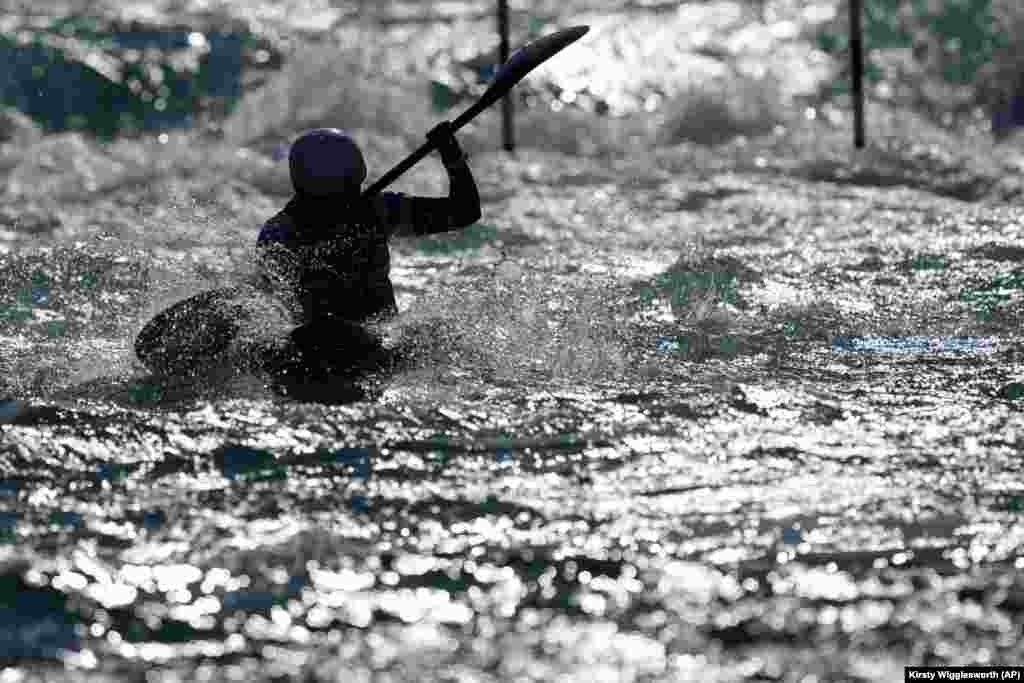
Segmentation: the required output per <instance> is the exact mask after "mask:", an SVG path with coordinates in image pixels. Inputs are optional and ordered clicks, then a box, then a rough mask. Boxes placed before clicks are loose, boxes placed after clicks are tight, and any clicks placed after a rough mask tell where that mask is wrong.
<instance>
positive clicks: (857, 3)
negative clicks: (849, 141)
mask: <svg viewBox="0 0 1024 683" xmlns="http://www.w3.org/2000/svg"><path fill="white" fill-rule="evenodd" d="M849 3H850V75H851V77H852V81H853V93H852V94H853V145H854V147H856V148H857V149H864V26H863V22H862V21H861V16H862V14H863V7H862V0H849Z"/></svg>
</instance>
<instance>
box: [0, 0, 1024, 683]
mask: <svg viewBox="0 0 1024 683" xmlns="http://www.w3.org/2000/svg"><path fill="white" fill-rule="evenodd" d="M723 4H727V3H723ZM154 6H156V5H154ZM632 11H634V12H636V13H638V16H642V13H640V10H636V9H634V10H632ZM268 12H269V10H268ZM716 16H723V15H721V14H718V15H716ZM474 21H475V20H474ZM479 21H483V20H482V19H481V20H479ZM688 21H689V20H688ZM388 35H391V34H388ZM600 45H601V43H600V42H597V43H592V44H591V47H590V48H587V49H591V50H596V51H597V52H600V49H599V47H600ZM303 49H307V50H313V51H312V52H308V53H304V52H300V53H299V54H300V55H306V58H308V59H309V60H311V61H309V62H306V64H307V66H305V67H302V68H299V67H294V66H293V67H288V66H287V63H288V60H287V59H286V60H285V61H286V66H285V67H284V68H285V69H288V68H292V69H298V71H295V70H293V71H291V72H286V73H289V74H290V78H291V79H292V80H293V81H294V80H295V79H296V78H298V77H299V76H301V77H304V78H307V79H308V80H309V81H310V82H314V83H316V82H320V81H318V79H320V78H322V75H323V70H324V69H325V68H327V67H324V66H323V65H324V64H327V66H330V65H331V64H334V63H333V62H330V60H329V59H328V58H326V57H324V56H323V53H317V52H316V51H315V49H314V48H308V47H307V48H303ZM581 49H583V48H582V47H581ZM310 55H312V56H311V57H310ZM317 55H320V57H321V58H323V59H325V60H327V61H325V62H317V61H316V60H315V58H316V57H317ZM569 56H570V53H569V52H567V53H566V59H569ZM296 59H297V58H296ZM296 59H293V61H292V62H291V63H292V64H295V63H299V64H300V65H301V64H303V62H302V61H301V60H298V61H296ZM310 64H312V66H310ZM363 66H364V67H365V65H363ZM331 68H333V67H331ZM353 68H362V67H358V65H357V66H354V67H353ZM551 68H552V69H554V68H555V65H552V67H551ZM570 71H571V69H570ZM397 78H398V77H397V76H396V79H397ZM274 83H275V82H274V81H270V83H269V85H267V86H265V87H264V90H263V91H254V92H256V94H255V95H253V96H252V97H253V98H254V99H249V100H243V102H242V104H241V105H240V110H239V111H240V112H241V113H238V112H236V113H235V114H233V115H232V116H229V117H228V118H227V119H226V123H225V124H224V131H226V132H224V133H222V134H220V135H219V136H213V134H212V133H209V132H207V131H199V130H195V129H191V128H188V129H177V130H175V129H171V130H168V131H167V132H166V133H164V134H163V137H155V136H152V135H150V136H148V137H147V136H143V137H142V138H123V139H115V140H112V141H107V142H101V141H97V140H95V139H92V138H90V137H88V136H85V135H83V134H81V133H77V132H50V133H48V134H43V132H42V131H40V130H38V129H34V128H32V127H31V126H29V125H28V124H25V123H23V124H21V125H22V128H21V129H19V130H20V131H21V132H20V133H19V135H20V136H21V137H14V138H11V139H10V140H9V141H7V142H5V143H4V146H3V147H2V148H0V159H2V161H0V167H2V169H3V174H4V175H3V182H4V183H5V189H4V195H3V204H2V206H0V231H2V232H0V237H2V242H0V277H2V280H0V296H2V298H0V430H2V431H0V586H2V592H0V681H3V682H4V683H7V682H9V681H10V682H13V683H20V682H21V681H43V680H46V681H51V680H66V681H107V680H140V681H141V680H146V681H228V680H231V681H283V680H302V681H371V680H373V681H401V680H408V681H427V680H439V681H689V680H692V681H757V680H773V681H774V680H778V681H794V682H797V683H813V682H815V681H848V680H854V681H875V680H902V677H903V667H904V666H907V665H911V664H928V665H937V664H953V665H968V664H1009V665H1021V664H1022V663H1024V645H1022V642H1024V638H1022V633H1021V631H1022V625H1024V579H1022V578H1021V572H1020V570H1021V569H1022V568H1024V552H1022V548H1024V524H1022V519H1024V518H1022V514H1024V461H1022V459H1021V451H1022V447H1024V416H1022V411H1021V406H1022V403H1021V400H1022V399H1024V364H1022V363H1024V338H1022V336H1021V333H1020V327H1021V321H1022V313H1021V311H1022V310H1024V309H1022V304H1024V246H1021V245H1022V244H1024V234H1022V233H1024V209H1022V204H1021V200H1020V197H1021V193H1020V188H1021V184H1020V179H1019V174H1020V171H1021V170H1022V168H1024V163H1022V159H1024V155H1022V153H1021V152H1020V149H1021V148H1020V146H1019V145H1018V146H1017V147H1013V144H1014V143H1012V142H1011V143H1008V144H1007V145H1004V146H1001V147H995V146H993V145H992V144H991V143H990V142H988V141H987V140H985V139H984V138H983V137H981V136H977V137H973V138H970V137H968V138H965V137H964V136H957V135H953V134H950V133H946V132H944V131H942V130H940V129H937V128H935V127H933V126H930V125H929V124H926V123H925V122H924V121H923V120H922V119H920V118H917V117H915V116H914V115H913V114H909V113H906V112H903V113H900V112H898V111H890V110H884V111H883V110H881V109H879V110H877V113H876V114H874V115H873V116H874V118H873V119H872V121H873V122H874V125H875V126H876V127H875V128H874V129H873V135H874V139H873V143H872V146H871V147H869V149H867V150H865V151H863V152H859V153H852V152H851V151H850V150H849V149H848V144H849V143H848V138H849V131H848V129H847V128H846V127H845V126H844V125H838V124H835V125H834V124H833V123H831V122H829V121H827V120H823V119H824V118H825V117H812V116H810V115H809V114H808V115H801V116H800V117H799V118H797V119H794V120H792V121H789V122H788V123H787V124H786V125H785V126H780V127H779V128H778V129H776V130H774V131H768V132H767V133H766V134H761V132H758V131H751V135H749V136H746V137H742V138H739V139H735V138H733V139H731V141H729V142H725V143H723V144H719V145H716V146H707V145H702V144H695V143H692V142H686V141H674V142H672V143H671V144H669V143H667V142H666V143H664V144H661V145H660V146H659V147H654V146H650V145H648V146H645V147H639V146H638V147H635V148H633V147H631V146H630V144H628V143H623V142H622V140H619V141H618V142H617V143H616V144H619V145H620V153H618V154H604V153H599V151H600V150H598V152H595V153H594V154H591V155H589V156H581V155H579V154H575V153H570V152H569V151H567V148H568V147H573V146H574V145H578V144H580V143H579V140H581V139H587V137H586V136H587V135H597V134H598V133H600V134H603V135H609V136H611V135H623V133H622V131H621V129H620V128H618V127H616V126H620V125H623V124H618V123H601V124H598V123H594V122H593V121H590V120H589V119H586V118H585V117H584V114H581V113H580V112H579V111H575V112H574V111H570V110H569V109H568V108H566V109H565V110H562V111H560V112H551V111H547V113H542V114H537V113H536V112H534V113H532V114H530V113H528V114H526V118H525V121H526V122H525V123H524V124H523V129H522V135H523V144H524V147H523V149H522V150H521V151H520V152H518V153H517V155H516V156H515V157H508V156H506V155H502V154H500V153H498V152H496V151H494V147H495V144H494V140H495V139H496V138H495V137H494V132H495V131H496V130H498V128H497V120H496V119H494V118H491V119H486V120H485V121H484V122H483V123H481V124H480V126H479V127H478V128H474V129H471V130H467V131H466V133H465V134H464V135H462V136H460V137H461V138H462V139H463V141H464V143H465V145H466V147H467V149H469V150H470V151H471V154H472V159H471V165H472V167H473V169H474V172H475V174H476V176H477V178H478V181H479V184H480V189H481V195H482V197H483V201H484V207H483V213H484V217H483V221H482V222H481V223H480V224H478V225H476V226H473V227H472V228H470V229H468V230H467V231H465V232H463V233H460V234H456V235H452V236H447V237H438V238H430V239H425V240H419V241H407V242H397V241H396V242H395V243H394V245H393V262H394V269H393V279H394V281H395V284H396V288H397V291H398V295H399V307H400V308H401V310H402V314H401V315H400V316H399V317H398V318H397V319H396V320H395V321H393V322H391V323H389V324H388V325H387V326H386V327H385V328H384V329H383V330H382V332H383V333H384V334H385V336H386V338H387V339H388V343H389V344H395V345H402V346H403V347H404V348H407V349H411V350H412V361H411V362H410V363H409V364H408V366H406V367H403V368H402V369H400V370H398V371H396V372H392V373H387V374H381V375H379V376H373V377H370V378H368V379H367V380H365V381H364V382H362V383H360V385H359V386H352V385H350V384H346V383H343V382H337V383H335V384H331V383H328V384H326V385H323V384H321V385H319V386H312V387H298V388H296V387H291V388H290V389H289V390H288V391H282V388H281V387H280V386H279V385H278V384H277V383H275V381H273V380H272V379H271V378H268V377H265V376H261V375H257V374H245V373H241V372H237V371H235V370H233V369H232V368H229V367H225V368H222V369H218V370H216V371H211V372H209V373H206V372H204V373H202V374H201V375H200V376H199V377H193V378H178V379H176V380H170V379H161V378H158V377H154V376H152V375H150V374H148V373H147V372H146V371H145V369H144V368H143V367H142V366H141V364H139V363H138V361H137V360H135V359H134V357H133V354H132V346H131V345H132V341H133V339H134V335H135V334H136V333H137V332H138V330H139V329H140V328H141V326H142V325H143V324H144V323H145V322H146V320H148V319H149V317H150V316H151V315H152V314H154V313H155V312H157V311H158V310H160V309H162V308H163V307H164V306H166V305H168V304H170V303H172V302H173V301H176V300H178V299H181V298H183V297H185V296H187V295H190V294H193V293H195V292H198V291H201V290H203V289H207V288H211V287H215V286H221V285H225V284H237V283H239V282H245V281H246V279H247V278H248V277H249V276H251V266H250V265H249V263H250V258H249V257H250V256H251V244H252V242H253V240H254V238H255V234H256V231H257V228H258V226H259V224H260V222H261V221H262V220H264V219H265V218H266V217H268V216H269V215H271V214H272V213H274V212H275V211H276V210H277V209H278V208H280V206H281V205H283V203H284V202H285V201H287V178H286V175H285V171H284V169H283V168H282V161H281V159H280V149H281V144H282V141H286V140H287V139H288V136H289V135H290V132H289V131H291V130H293V129H298V128H301V126H299V125H295V126H294V127H293V128H288V125H286V124H287V121H288V120H293V119H294V120H297V121H302V122H313V121H315V120H322V119H317V117H318V116H319V117H328V119H329V118H330V117H331V116H335V117H337V116H340V114H339V112H340V111H341V110H340V109H337V107H339V106H341V105H339V104H338V103H337V102H335V101H334V100H332V99H330V98H326V96H325V98H326V99H322V100H317V98H316V97H313V96H310V97H311V98H312V99H308V100H307V101H305V102H304V103H303V104H302V105H301V106H302V107H305V108H306V109H304V110H303V111H305V113H304V114H302V115H296V113H295V111H293V110H292V109H289V108H288V107H289V106H290V105H286V104H281V103H282V102H283V101H284V100H285V99H286V97H285V95H286V94H287V93H288V92H293V91H289V90H288V88H289V87H292V88H295V86H294V85H291V86H290V85H289V84H288V83H287V82H286V83H283V84H281V83H278V84H277V85H275V84H274ZM382 87H383V86H382ZM275 88H276V90H275ZM542 91H543V86H535V89H534V92H537V93H540V92H542ZM260 92H262V93H263V94H260ZM363 96H364V98H369V101H370V102H371V105H372V106H373V107H378V106H382V103H385V102H387V103H390V105H391V107H390V109H388V111H392V112H398V113H396V114H393V115H392V114H389V115H388V116H390V117H391V118H387V117H385V118H386V119H387V120H385V121H383V122H382V123H381V126H380V128H379V129H374V128H373V127H371V126H370V124H369V123H368V122H369V121H371V119H372V118H373V117H372V116H371V113H372V112H378V114H375V115H380V114H379V111H378V110H377V109H372V112H371V113H367V111H370V110H365V111H362V113H361V114H359V115H358V116H357V115H356V114H353V117H354V118H356V119H359V120H360V121H361V123H360V125H359V126H354V127H355V128H356V129H357V130H356V132H355V134H356V135H357V137H358V138H359V139H360V141H361V142H362V143H363V144H364V147H365V148H366V152H367V157H368V160H369V162H370V165H371V172H370V175H371V178H372V177H375V175H376V174H379V173H380V172H382V171H383V170H384V169H386V168H387V167H388V166H390V165H391V164H392V163H394V162H395V161H397V160H398V159H400V158H401V157H402V156H403V155H404V153H406V151H407V150H408V149H409V148H410V147H411V144H412V143H411V141H414V140H415V139H416V133H415V132H414V133H409V137H403V134H398V133H396V132H394V130H392V129H391V128H389V127H388V126H389V125H390V124H389V123H388V122H389V121H390V122H392V123H393V124H394V126H393V127H394V128H398V127H400V125H401V126H405V127H406V129H408V128H411V129H413V130H414V131H419V130H426V128H427V125H426V123H427V122H428V121H429V119H430V117H431V116H433V117H434V118H435V119H436V118H437V117H438V116H439V115H438V114H431V113H430V112H429V111H428V112H426V113H419V112H421V110H420V109H416V107H417V106H420V107H422V106H425V105H418V104H415V102H419V101H420V100H423V99H424V97H423V93H422V92H417V93H416V98H418V99H413V98H412V96H411V95H410V96H408V97H409V98H410V99H405V98H406V97H407V95H406V94H404V91H403V90H402V89H401V88H400V87H399V86H395V87H394V89H392V90H386V91H378V90H374V89H373V88H371V87H370V86H366V90H365V92H363ZM375 98H376V99H375ZM289 101H292V100H289ZM365 101H366V100H365V99H364V102H365ZM275 103H276V104H275ZM410 103H412V104H410ZM428 104H429V103H428ZM296 106H298V105H296ZM275 107H277V108H276V109H275ZM332 107H335V109H332ZM286 110H287V111H286ZM380 111H383V110H380ZM821 111H826V109H824V108H823V109H822V110H821ZM255 112H261V115H260V117H257V115H256V113H255ZM311 112H312V113H311ZM332 112H333V113H332ZM300 113H301V112H300ZM296 116H297V118H294V117H296ZM360 116H361V117H362V119H360ZM417 116H419V117H420V118H416V117H417ZM531 116H532V117H533V118H530V117H531ZM288 117H293V119H289V118H288ZM402 117H407V119H404V118H402ZM559 117H564V118H559ZM545 121H546V122H547V123H545ZM552 121H554V122H553V123H552ZM737 121H739V119H737ZM734 123H735V125H742V121H739V122H738V123H736V122H735V121H734ZM708 125H715V124H713V123H709V124H708ZM574 126H575V127H577V128H576V129H573V127H574ZM601 126H607V127H606V128H603V127H601ZM566 128H568V129H572V130H574V131H575V132H564V133H563V134H562V135H563V137H561V138H557V139H554V138H550V136H554V135H555V133H553V132H552V131H555V130H558V129H566ZM239 131H241V132H239ZM595 131H597V133H595ZM406 132H408V131H406ZM755 133H756V134H755ZM211 136H213V137H211ZM531 136H533V137H531ZM545 136H549V137H545ZM550 139H554V142H553V143H551V144H547V143H546V142H545V141H549V140H550ZM531 140H533V141H534V142H535V141H537V140H540V141H541V142H540V143H535V144H533V146H531ZM600 142H601V139H600V138H597V142H594V144H597V145H599V144H600ZM576 151H578V150H576ZM591 151H594V150H591ZM399 186H400V188H401V189H403V190H404V191H408V192H418V193H428V194H431V193H432V194H438V193H441V192H443V188H444V186H443V180H442V178H441V177H440V166H439V164H438V163H437V161H436V160H432V159H431V160H427V161H426V162H424V163H423V164H421V165H420V167H418V168H417V170H416V171H415V172H413V173H412V174H410V176H409V177H408V178H406V179H403V181H402V182H400V183H399ZM276 310H277V309H276V308H275V307H274V306H272V305H268V306H267V309H266V316H265V318H263V319H261V320H259V321H257V323H254V324H253V326H252V329H251V330H249V332H251V334H253V335H269V336H274V335H279V334H283V332H284V331H285V330H286V329H287V321H286V320H283V319H282V318H281V317H280V316H279V315H278V314H277V313H276Z"/></svg>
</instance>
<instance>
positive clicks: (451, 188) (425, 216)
mask: <svg viewBox="0 0 1024 683" xmlns="http://www.w3.org/2000/svg"><path fill="white" fill-rule="evenodd" d="M427 138H428V139H431V140H436V141H437V149H438V151H439V152H440V153H441V163H443V164H444V167H445V170H446V171H447V172H448V196H447V197H407V196H404V195H399V194H390V193H384V194H382V195H381V196H380V197H379V199H378V202H379V206H380V207H381V209H382V210H383V211H384V212H385V220H386V222H387V223H388V224H389V225H391V226H392V234H394V235H397V236H406V235H433V234H436V233H439V232H448V231H449V230H457V229H459V228H465V227H467V226H469V225H472V224H473V223H475V222H477V221H478V220H480V194H479V192H477V189H476V181H475V180H474V179H473V172H472V171H471V170H470V169H469V164H468V163H467V162H466V155H465V154H464V153H463V151H462V148H461V147H459V143H458V141H456V139H455V135H454V134H453V133H452V130H451V126H450V124H449V123H448V122H447V121H446V122H444V123H442V124H440V125H439V126H437V127H435V128H434V129H433V130H431V131H430V132H429V133H427Z"/></svg>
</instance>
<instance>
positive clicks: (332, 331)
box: [135, 287, 394, 384]
mask: <svg viewBox="0 0 1024 683" xmlns="http://www.w3.org/2000/svg"><path fill="white" fill-rule="evenodd" d="M275 327H276V328H279V329H280V330H281V332H280V333H279V334H277V335H275V334H273V333H272V332H270V331H268V330H272V329H273V328H275ZM135 355H136V356H137V357H138V358H139V360H140V361H142V363H143V364H144V365H145V366H146V367H147V368H148V369H149V370H150V371H152V372H153V373H155V374H159V375H174V376H183V375H186V376H197V377H198V376H200V375H204V374H207V373H208V372H209V371H210V370H211V369H214V368H224V367H234V368H237V369H240V370H243V371H244V370H248V371H264V372H268V373H270V374H272V375H275V376H278V377H281V378H287V379H288V380H289V383H290V384H291V383H295V382H302V381H314V380H317V379H321V380H322V379H328V378H335V379H336V378H356V377H359V376H363V375H366V374H367V373H370V372H373V371H377V370H380V369H382V368H383V367H385V366H386V365H387V364H388V363H389V362H392V361H393V360H394V357H393V356H394V354H393V353H392V352H391V351H390V350H389V349H387V348H385V347H384V345H383V343H382V341H381V339H380V337H378V336H377V335H375V334H374V333H372V332H371V331H370V330H369V329H367V328H366V327H365V326H363V325H360V324H358V323H355V322H352V321H347V320H336V319H330V320H323V321H316V322H311V323H307V324H305V325H300V326H298V327H291V328H289V326H288V325H287V314H286V313H285V312H284V310H283V306H282V305H281V304H280V303H278V302H274V301H273V300H272V299H271V298H270V297H268V296H267V295H266V294H263V293H262V292H259V291H257V290H254V289H252V288H249V287H227V288H221V289H214V290H209V291H205V292H200V293H198V294H195V295H193V296H191V297H188V298H187V299H183V300H182V301H179V302H177V303H175V304H173V305H171V306H170V307H168V308H167V309H165V310H163V311H161V312H160V313H158V314H157V315H156V316H154V317H153V319H152V320H150V321H149V322H148V323H146V325H145V326H144V327H143V328H142V330H141V331H140V332H139V334H138V336H137V337H136V339H135Z"/></svg>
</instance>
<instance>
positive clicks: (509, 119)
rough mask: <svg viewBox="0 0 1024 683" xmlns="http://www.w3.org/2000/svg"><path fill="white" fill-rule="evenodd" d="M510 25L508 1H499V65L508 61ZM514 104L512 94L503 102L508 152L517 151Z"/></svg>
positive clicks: (502, 125) (503, 128)
mask: <svg viewBox="0 0 1024 683" xmlns="http://www.w3.org/2000/svg"><path fill="white" fill-rule="evenodd" d="M508 23H509V22H508V0H498V35H499V37H500V41H501V42H500V44H499V48H498V59H499V62H498V63H499V64H504V63H505V62H507V61H508V50H509V47H508V44H509V40H508V30H509V29H508ZM513 104H514V103H513V100H512V94H511V93H509V94H508V95H505V98H504V99H503V100H502V101H501V139H502V146H503V147H504V148H505V151H506V152H513V151H515V131H514V128H513V127H514V120H513V110H512V107H513Z"/></svg>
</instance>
